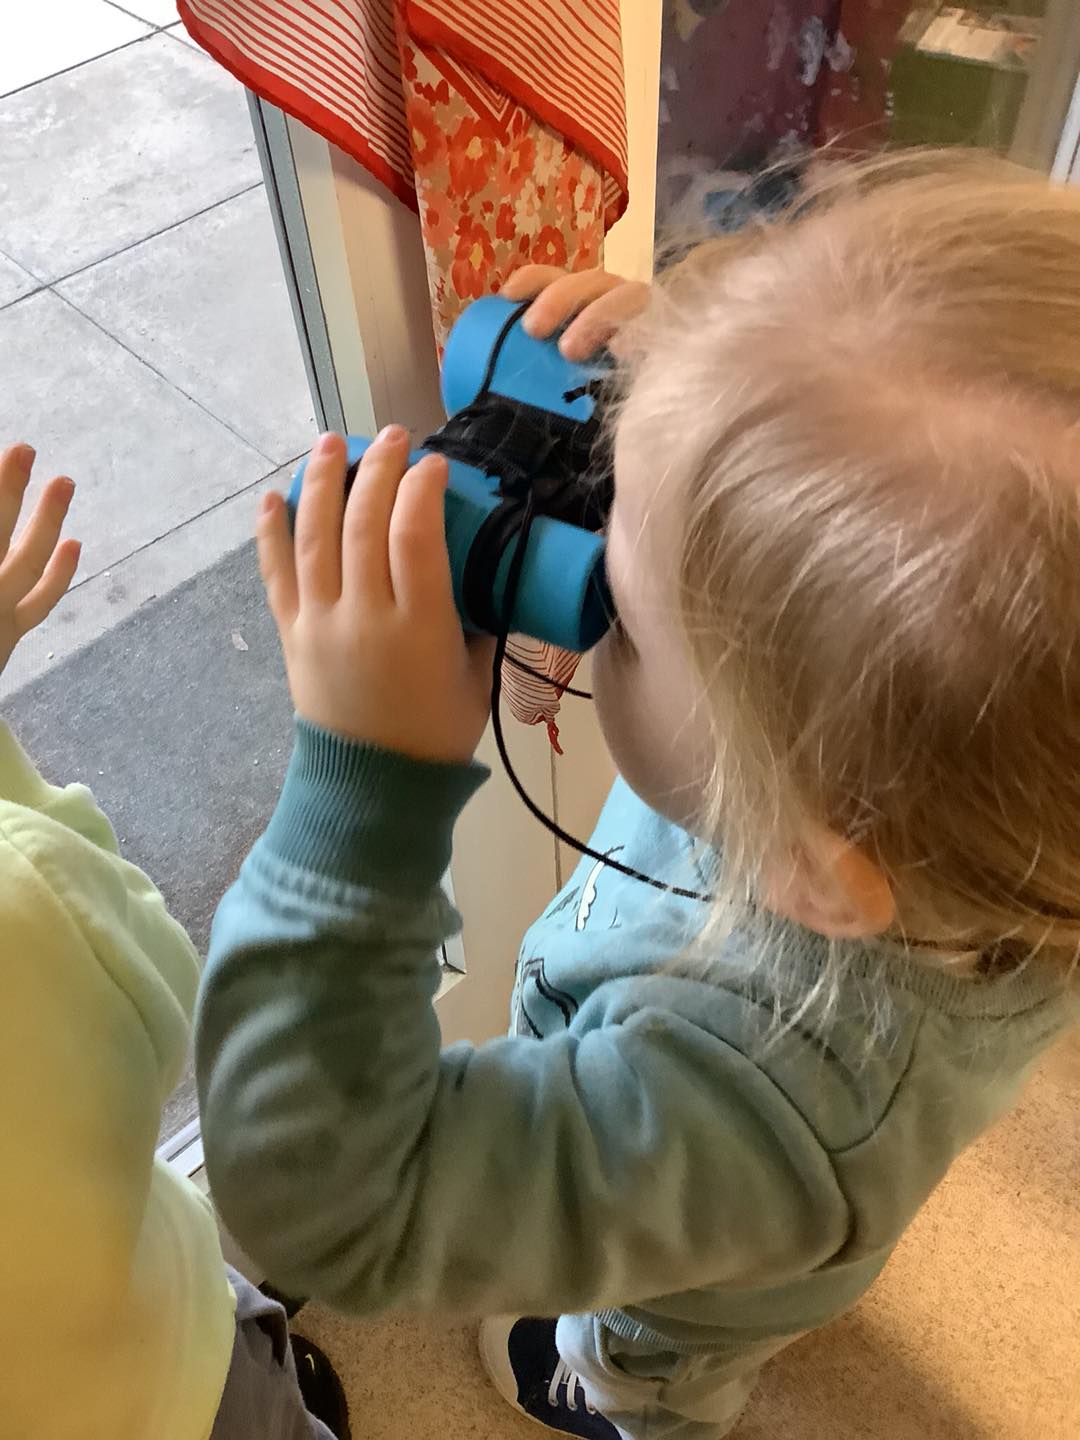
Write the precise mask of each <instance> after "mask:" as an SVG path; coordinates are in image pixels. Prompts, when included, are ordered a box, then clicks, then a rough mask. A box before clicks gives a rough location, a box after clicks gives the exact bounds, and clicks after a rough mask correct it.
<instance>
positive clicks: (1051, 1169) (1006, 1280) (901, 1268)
mask: <svg viewBox="0 0 1080 1440" xmlns="http://www.w3.org/2000/svg"><path fill="white" fill-rule="evenodd" d="M300 1328H302V1329H303V1330H304V1332H305V1333H306V1334H308V1335H310V1336H311V1337H312V1338H313V1339H316V1340H318V1341H320V1342H321V1343H322V1344H323V1345H324V1346H325V1347H326V1349H327V1351H328V1352H329V1354H330V1355H331V1357H332V1358H333V1359H334V1361H335V1363H336V1364H337V1365H338V1366H339V1368H340V1371H341V1373H342V1375H343V1377H344V1379H345V1382H346V1385H347V1388H348V1391H349V1398H350V1404H351V1407H352V1414H353V1434H354V1437H355V1440H535V1437H536V1436H538V1435H539V1434H540V1433H541V1432H540V1431H539V1430H538V1429H537V1428H536V1427H535V1426H534V1425H532V1424H530V1423H528V1422H527V1421H524V1420H522V1419H520V1417H518V1416H516V1415H514V1414H513V1413H512V1412H510V1411H509V1410H508V1409H506V1407H505V1406H504V1405H503V1403H502V1401H501V1400H500V1399H499V1398H498V1396H497V1395H495V1393H494V1392H493V1391H492V1390H491V1389H490V1388H489V1386H488V1384H487V1382H486V1380H485V1379H484V1376H483V1374H482V1372H481V1370H480V1367H479V1363H478V1361H477V1359H476V1355H475V1351H474V1333H473V1330H472V1329H471V1328H470V1327H461V1326H440V1325H435V1324H430V1323H425V1324H420V1323H416V1322H413V1321H405V1320H397V1321H390V1322H381V1323H378V1324H360V1323H357V1322H353V1321H346V1320H343V1319H341V1318H340V1317H338V1316H335V1315H333V1314H331V1313H330V1312H329V1311H326V1310H324V1309H321V1308H320V1307H317V1306H310V1307H308V1308H307V1309H306V1310H305V1311H303V1312H302V1315H301V1317H300ZM737 1440H1080V1036H1074V1037H1073V1039H1072V1040H1070V1041H1069V1042H1068V1043H1067V1044H1066V1045H1064V1046H1063V1047H1061V1048H1060V1049H1059V1050H1058V1051H1057V1052H1056V1053H1055V1054H1054V1055H1053V1056H1051V1058H1050V1060H1049V1061H1048V1063H1047V1064H1046V1065H1045V1066H1044V1068H1043V1070H1042V1072H1041V1073H1040V1074H1039V1075H1038V1076H1037V1077H1036V1079H1035V1080H1034V1082H1033V1083H1032V1085H1031V1086H1030V1088H1029V1089H1028V1091H1027V1093H1026V1095H1025V1096H1024V1099H1023V1101H1022V1102H1021V1105H1020V1106H1019V1108H1018V1109H1017V1110H1016V1111H1015V1112H1014V1113H1013V1114H1012V1115H1011V1116H1010V1117H1009V1118H1008V1119H1007V1120H1005V1121H1004V1122H1003V1123H1002V1124H1001V1125H999V1126H998V1128H997V1129H996V1130H995V1131H993V1132H992V1133H991V1134H989V1135H987V1136H986V1137H985V1138H984V1139H983V1140H982V1141H980V1143H979V1144H978V1145H976V1146H974V1147H973V1148H972V1149H971V1150H970V1151H969V1152H968V1153H967V1154H966V1155H964V1156H963V1157H962V1158H961V1160H960V1161H958V1162H957V1164H956V1166H955V1167H954V1168H953V1170H952V1172H951V1174H950V1175H949V1176H948V1178H947V1179H946V1180H945V1182H944V1184H942V1185H941V1187H940V1188H939V1189H938V1191H937V1192H936V1194H935V1195H934V1196H933V1198H932V1200H931V1201H930V1203H929V1204H928V1205H927V1207H926V1209H925V1210H924V1211H923V1213H922V1214H921V1215H920V1217H919V1219H918V1220H917V1221H916V1223H915V1224H914V1225H913V1226H912V1228H911V1230H910V1231H909V1232H908V1234H907V1236H906V1237H905V1239H904V1241H903V1243H902V1244H901V1246H900V1247H899V1249H898V1250H897V1252H896V1254H895V1256H894V1257H893V1259H892V1261H891V1262H890V1264H889V1266H888V1268H887V1269H886V1271H885V1273H884V1275H883V1276H882V1277H881V1279H880V1280H879V1282H878V1284H877V1285H876V1286H875V1287H874V1289H873V1291H872V1292H871V1293H870V1294H869V1295H867V1297H866V1298H865V1300H864V1301H863V1302H862V1304H861V1305H859V1306H858V1308H857V1309H856V1310H855V1311H854V1312H853V1313H852V1314H851V1315H849V1316H847V1317H846V1318H845V1319H843V1320H840V1321H837V1322H836V1323H835V1324H834V1325H831V1326H829V1327H828V1328H826V1329H825V1330H823V1331H821V1332H819V1333H818V1334H817V1335H815V1336H812V1337H810V1338H809V1339H807V1340H803V1341H801V1342H800V1343H798V1344H797V1345H794V1346H792V1348H791V1349H790V1350H789V1351H787V1352H786V1354H785V1355H784V1356H782V1357H781V1358H780V1359H779V1360H778V1361H776V1362H775V1363H774V1364H773V1366H772V1368H771V1369H770V1370H769V1371H768V1372H767V1374H766V1377H765V1378H764V1380H763V1381H762V1384H761V1387H760V1389H759V1392H758V1394H757V1396H756V1397H755V1400H754V1402H753V1404H752V1406H751V1409H750V1411H749V1413H748V1414H747V1416H746V1418H745V1419H744V1421H743V1423H742V1424H741V1425H740V1427H739V1429H738V1431H737Z"/></svg>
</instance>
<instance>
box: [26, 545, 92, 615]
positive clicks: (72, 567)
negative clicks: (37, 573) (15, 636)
mask: <svg viewBox="0 0 1080 1440" xmlns="http://www.w3.org/2000/svg"><path fill="white" fill-rule="evenodd" d="M81 554H82V546H81V545H80V544H79V542H78V540H64V541H62V542H61V543H60V544H59V545H58V546H57V547H56V549H55V550H54V551H53V553H52V555H51V556H50V557H49V562H48V564H47V565H46V566H45V570H44V572H43V574H42V576H41V579H40V580H39V581H38V582H37V584H36V585H35V586H34V588H33V589H32V590H31V591H30V593H29V595H27V596H26V597H25V599H23V600H20V602H19V603H18V605H16V606H15V628H16V630H17V631H18V633H19V634H20V635H25V634H26V633H27V631H28V630H33V628H34V626H35V625H40V624H41V622H42V621H43V620H44V619H45V617H46V616H47V615H48V614H49V613H50V612H51V611H52V610H53V608H54V607H55V606H56V604H57V603H58V602H59V601H60V600H62V599H63V597H64V596H65V595H66V594H67V589H68V586H69V585H70V584H71V582H72V580H74V578H75V571H76V570H77V569H78V568H79V556H80V555H81Z"/></svg>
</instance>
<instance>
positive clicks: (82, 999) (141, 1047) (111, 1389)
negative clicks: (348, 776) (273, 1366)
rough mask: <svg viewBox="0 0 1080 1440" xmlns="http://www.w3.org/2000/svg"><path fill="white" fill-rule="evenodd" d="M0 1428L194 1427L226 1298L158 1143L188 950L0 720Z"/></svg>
mask: <svg viewBox="0 0 1080 1440" xmlns="http://www.w3.org/2000/svg"><path fill="white" fill-rule="evenodd" d="M0 966H2V969H3V1004H2V1005H0V1065H2V1072H0V1073H2V1084H0V1173H2V1177H3V1178H2V1180H0V1246H2V1255H0V1342H2V1343H0V1356H2V1357H3V1379H2V1381H0V1397H2V1398H0V1436H2V1437H3V1440H9V1437H10V1440H28V1437H30V1436H40V1437H42V1440H206V1437H207V1436H208V1435H209V1433H210V1430H211V1427H212V1425H213V1420H214V1415H215V1413H216V1411H217V1407H218V1402H219V1399H220V1396H221V1391H222V1387H223V1385H224V1382H225V1376H226V1372H227V1370H228V1365H229V1358H230V1355H231V1352H232V1343H233V1331H234V1321H233V1310H234V1297H233V1293H232V1289H231V1287H230V1286H229V1283H228V1281H227V1279H226V1275H225V1270H224V1264H223V1261H222V1256H221V1248H220V1245H219V1243H218V1235H217V1228H216V1225H215V1222H214V1217H213V1215H212V1213H211V1210H210V1207H209V1204H208V1203H207V1201H206V1200H205V1199H204V1198H203V1197H202V1195H200V1194H199V1192H198V1191H197V1190H196V1189H195V1188H194V1187H193V1186H191V1185H189V1184H188V1183H187V1182H186V1181H185V1180H181V1179H180V1178H179V1177H177V1176H176V1175H175V1174H174V1173H173V1172H172V1171H170V1170H169V1169H168V1167H167V1166H165V1165H164V1164H162V1163H161V1162H159V1161H157V1160H156V1159H155V1156H154V1150H155V1145H156V1141H157V1132H158V1125H159V1123H160V1116H161V1107H162V1103H163V1101H164V1100H165V1098H166V1096H167V1095H168V1094H169V1092H170V1090H171V1089H172V1088H173V1086H174V1085H175V1084H176V1082H177V1080H178V1078H179V1076H180V1074H181V1071H182V1068H183V1063H184V1056H185V1052H186V1049H187V1044H188V1036H189V1026H190V1020H191V1010H192V1005H193V1002H194V999H195V990H196V984H197V981H198V959H197V956H196V953H195V950H194V948H193V946H192V944H191V942H190V940H189V939H188V938H187V936H186V935H185V934H184V932H183V930H182V929H181V928H180V926H179V925H178V924H177V923H176V922H175V921H174V920H173V919H172V918H171V917H170V916H169V915H168V913H167V911H166V909H165V905H164V902H163V900H162V898H161V896H160V895H159V894H158V892H157V891H156V890H155V888H154V887H153V885H152V884H151V883H150V881H149V880H148V879H147V878H146V876H145V875H144V874H143V873H142V872H141V871H140V870H138V869H136V868H135V866H133V865H129V864H128V863H127V862H126V861H124V860H122V859H121V858H120V855H119V853H118V851H117V846H116V840H115V837H114V835H113V832H112V829H111V828H110V826H109V823H108V821H107V820H106V819H105V817H104V816H103V815H102V814H101V812H100V811H99V810H98V808H97V806H96V805H95V804H94V801H93V798H92V796H91V795H90V792H89V791H88V790H86V789H85V788H83V787H82V786H78V785H73V786H70V787H68V788H67V789H63V790H60V789H55V788H53V787H52V786H50V785H47V784H46V783H45V782H44V780H42V778H41V777H40V775H38V773H37V772H36V770H35V769H34V768H33V766H32V765H31V764H30V762H29V760H28V759H27V758H26V756H25V754H24V753H23V751H22V750H21V749H20V748H19V746H18V744H17V743H16V741H15V740H14V738H13V737H12V735H11V734H10V732H9V731H8V730H7V729H6V727H4V726H3V725H2V724H0Z"/></svg>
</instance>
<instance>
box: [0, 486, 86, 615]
mask: <svg viewBox="0 0 1080 1440" xmlns="http://www.w3.org/2000/svg"><path fill="white" fill-rule="evenodd" d="M74 493H75V485H74V482H73V481H71V480H69V479H68V478H67V476H57V477H56V479H55V480H50V481H49V483H48V484H47V485H46V486H45V489H44V490H43V491H42V493H41V498H40V499H39V500H38V502H37V504H36V505H35V506H34V512H33V514H32V515H31V516H30V519H29V520H28V521H27V522H26V528H25V530H24V531H23V532H22V534H21V535H20V536H19V539H18V540H17V541H16V543H15V545H14V547H13V548H12V549H11V550H10V552H9V553H8V556H7V558H6V559H5V560H4V562H3V564H2V565H0V599H2V600H3V601H5V602H6V603H7V604H8V605H11V606H15V605H17V604H18V603H19V602H20V601H21V600H22V599H24V597H25V596H27V595H28V594H29V593H30V591H31V590H32V589H33V588H34V586H35V585H36V584H37V583H38V581H39V580H40V579H41V577H42V575H43V574H44V573H45V567H46V565H48V563H49V559H50V557H51V556H52V553H53V551H54V550H55V549H56V546H57V542H58V541H59V539H60V531H61V530H62V529H63V526H64V519H65V517H66V516H67V512H68V506H69V505H70V504H71V497H72V496H73V495H74Z"/></svg>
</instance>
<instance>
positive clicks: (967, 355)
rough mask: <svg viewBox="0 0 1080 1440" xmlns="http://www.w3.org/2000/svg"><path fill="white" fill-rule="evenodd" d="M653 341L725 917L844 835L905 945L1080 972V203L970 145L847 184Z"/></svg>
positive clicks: (704, 264) (827, 178) (652, 335)
mask: <svg viewBox="0 0 1080 1440" xmlns="http://www.w3.org/2000/svg"><path fill="white" fill-rule="evenodd" d="M631 338H632V340H634V341H636V343H635V344H633V345H632V347H631V353H632V354H633V355H634V356H635V357H636V358H635V359H633V361H632V363H631V378H630V385H629V389H628V392H627V396H626V400H625V405H624V408H623V411H622V414H621V417H620V420H619V425H620V427H621V432H620V433H621V435H626V436H627V437H628V438H629V441H630V444H631V445H632V446H634V447H636V448H638V449H639V450H640V452H641V453H644V454H645V455H647V456H649V457H651V458H652V459H653V460H655V461H656V462H658V463H657V474H658V481H659V482H660V483H662V482H663V481H664V478H665V476H666V477H667V479H668V480H670V481H672V482H673V483H674V484H675V485H677V486H678V487H679V491H680V503H681V508H682V513H683V515H684V517H685V518H684V524H683V531H682V549H681V570H680V575H679V589H678V611H679V618H680V621H681V624H682V626H683V628H684V630H685V634H686V638H687V642H688V646H689V650H690V654H691V656H692V659H693V662H694V665H695V669H696V671H697V673H698V676H699V678H700V680H701V682H702V685H703V687H704V691H705V694H706V695H707V697H708V711H709V717H710V720H711V724H712V728H713V736H714V742H715V752H716V766H715V773H714V776H713V780H712V784H711V786H710V787H709V796H708V806H707V821H708V823H709V825H710V826H711V829H712V833H713V835H714V836H715V838H716V840H717V841H718V845H719V848H720V850H721V852H722V854H723V857H724V866H725V875H726V886H725V894H726V896H727V897H728V898H730V896H731V895H732V894H736V893H737V894H740V895H752V894H753V893H754V890H755V887H756V884H757V882H758V879H759V876H760V869H761V866H762V863H763V861H764V857H766V856H768V855H774V854H776V853H777V851H778V850H783V848H784V847H788V846H792V845H794V844H796V843H797V841H798V837H799V835H800V833H801V832H802V831H803V827H804V826H805V824H806V822H807V821H815V822H818V823H821V822H824V823H825V824H827V825H829V826H830V827H832V828H833V829H834V830H836V831H838V832H839V833H841V834H842V835H844V836H846V837H848V838H849V839H850V840H851V841H853V842H854V843H855V844H856V845H858V846H860V847H861V848H862V849H863V850H864V851H865V852H866V853H867V854H869V855H871V856H872V857H873V858H874V859H875V860H876V861H877V862H878V863H879V864H880V865H881V866H882V868H883V869H884V871H885V873H886V874H887V876H888V878H889V880H890V883H891V884H892V886H893V890H894V893H895V895H896V897H897V903H898V912H899V923H900V927H901V930H902V931H903V932H904V933H906V934H907V935H910V936H917V937H920V938H926V939H930V940H932V941H933V942H935V943H938V942H940V943H941V944H942V945H943V946H955V947H957V948H970V949H978V950H980V951H982V952H984V953H990V954H996V955H998V956H1005V957H1006V958H1009V957H1011V958H1012V960H1013V961H1016V960H1020V961H1023V960H1026V959H1030V958H1031V957H1033V956H1035V955H1038V954H1043V955H1053V956H1054V957H1055V958H1058V959H1064V961H1065V962H1066V963H1068V964H1072V963H1073V962H1074V960H1075V957H1076V955H1077V953H1078V951H1080V643H1078V642H1080V428H1078V427H1080V193H1077V192H1075V191H1073V190H1070V189H1066V188H1063V187H1058V186H1054V185H1051V184H1049V183H1048V182H1046V181H1045V180H1043V179H1041V178H1039V177H1036V176H1034V175H1032V174H1031V173H1029V172H1026V171H1023V170H1021V169H1019V168H1017V167H1014V166H1011V165H1008V164H1006V163H1004V162H999V161H996V160H993V159H989V158H986V157H981V156H977V155H971V154H966V153H961V152H956V151H952V152H942V153H928V152H921V153H908V154H904V155H900V156H898V157H894V158H889V159H885V160H877V161H873V162H869V163H863V164H859V165H854V166H848V165H829V166H827V167H824V168H823V169H822V170H821V172H820V173H818V174H817V175H815V176H813V177H812V178H811V179H810V181H809V182H808V185H807V188H806V191H805V193H804V195H803V197H802V201H801V203H800V204H799V206H798V208H797V210H795V211H793V212H789V214H788V215H787V216H786V217H785V218H784V219H782V220H780V221H774V222H769V223H763V224H761V225H760V226H756V227H753V228H751V229H749V230H746V231H743V232H741V233H740V234H738V235H737V236H734V237H731V238H728V239H720V240H716V241H712V242H708V243H706V244H704V245H702V246H700V247H698V248H697V249H695V250H694V251H693V252H692V253H691V254H690V255H689V257H688V258H687V259H686V260H685V261H684V262H683V263H682V264H681V265H679V266H678V267H676V268H675V269H674V270H673V271H672V272H671V274H670V276H669V277H668V279H667V280H666V282H665V283H664V284H662V285H661V286H659V287H658V293H657V294H656V296H655V298H654V302H653V304H652V306H651V308H650V310H649V312H648V313H647V314H646V316H645V317H644V318H643V320H642V322H641V325H640V327H639V329H638V330H637V332H636V334H635V335H634V336H632V337H631Z"/></svg>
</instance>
